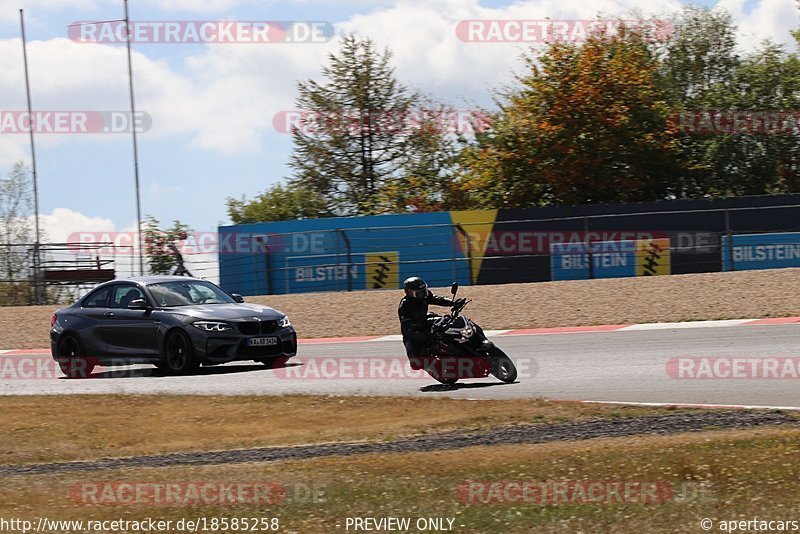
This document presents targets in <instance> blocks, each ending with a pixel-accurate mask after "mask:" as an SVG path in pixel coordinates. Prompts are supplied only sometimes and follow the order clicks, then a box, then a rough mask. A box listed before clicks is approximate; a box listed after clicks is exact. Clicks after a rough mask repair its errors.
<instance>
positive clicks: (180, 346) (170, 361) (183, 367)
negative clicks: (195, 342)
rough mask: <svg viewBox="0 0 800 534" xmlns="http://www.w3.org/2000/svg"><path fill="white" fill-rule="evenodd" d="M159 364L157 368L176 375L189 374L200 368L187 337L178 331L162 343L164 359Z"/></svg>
mask: <svg viewBox="0 0 800 534" xmlns="http://www.w3.org/2000/svg"><path fill="white" fill-rule="evenodd" d="M159 363H160V365H159V366H158V367H159V368H161V369H164V370H165V371H168V372H170V373H173V374H176V375H183V374H187V373H191V372H192V371H195V370H196V369H197V368H198V367H199V366H200V364H199V362H198V361H197V358H195V355H194V348H193V347H192V342H191V340H190V339H189V336H187V335H186V333H184V332H182V331H180V330H176V331H174V332H172V333H170V334H169V335H168V336H167V339H166V341H165V342H164V358H163V361H162V362H159Z"/></svg>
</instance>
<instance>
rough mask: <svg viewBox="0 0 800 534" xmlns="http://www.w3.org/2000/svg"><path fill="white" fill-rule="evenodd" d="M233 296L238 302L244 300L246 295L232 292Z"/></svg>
mask: <svg viewBox="0 0 800 534" xmlns="http://www.w3.org/2000/svg"><path fill="white" fill-rule="evenodd" d="M231 296H232V297H233V300H235V301H236V302H244V297H243V296H241V295H240V294H239V293H233V294H231Z"/></svg>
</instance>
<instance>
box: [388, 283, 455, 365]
mask: <svg viewBox="0 0 800 534" xmlns="http://www.w3.org/2000/svg"><path fill="white" fill-rule="evenodd" d="M403 289H404V290H405V294H406V295H405V296H404V297H403V299H402V300H401V301H400V306H399V307H398V309H397V315H398V316H399V317H400V331H401V332H402V334H403V344H404V345H405V347H406V356H408V361H409V363H410V364H411V368H412V369H414V370H415V371H416V370H419V369H422V360H421V358H420V356H422V355H423V354H424V352H425V346H426V345H427V344H428V342H429V340H430V336H431V328H430V322H429V320H428V306H429V305H431V304H433V305H434V306H453V305H454V304H458V303H460V302H463V299H457V300H452V299H449V298H447V297H440V296H437V295H434V294H433V293H432V292H431V290H430V289H428V284H427V283H425V280H423V279H422V278H419V277H418V276H412V277H411V278H407V279H406V280H405V282H403ZM434 316H435V315H434Z"/></svg>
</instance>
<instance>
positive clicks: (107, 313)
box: [103, 312, 114, 317]
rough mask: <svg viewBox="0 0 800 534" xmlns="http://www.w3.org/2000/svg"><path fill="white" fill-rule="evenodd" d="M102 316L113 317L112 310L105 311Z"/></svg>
mask: <svg viewBox="0 0 800 534" xmlns="http://www.w3.org/2000/svg"><path fill="white" fill-rule="evenodd" d="M103 317H114V312H105V313H104V314H103Z"/></svg>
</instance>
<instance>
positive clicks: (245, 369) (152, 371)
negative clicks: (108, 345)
mask: <svg viewBox="0 0 800 534" xmlns="http://www.w3.org/2000/svg"><path fill="white" fill-rule="evenodd" d="M297 365H302V363H300V362H289V363H285V364H283V365H274V364H273V365H271V366H267V365H264V364H247V365H225V364H222V365H213V366H208V367H200V368H199V369H197V371H195V372H193V373H187V374H185V375H173V374H170V373H168V372H166V371H163V370H161V369H159V368H157V367H145V368H141V367H136V368H130V367H122V366H120V367H107V368H105V369H104V370H103V371H98V372H94V373H92V374H91V375H89V376H88V377H86V378H85V379H77V380H89V379H95V378H101V379H111V378H175V377H179V376H213V375H229V374H238V373H253V372H259V371H274V370H276V369H284V368H287V367H295V366H297ZM59 380H76V379H74V378H67V377H66V376H61V377H59Z"/></svg>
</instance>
